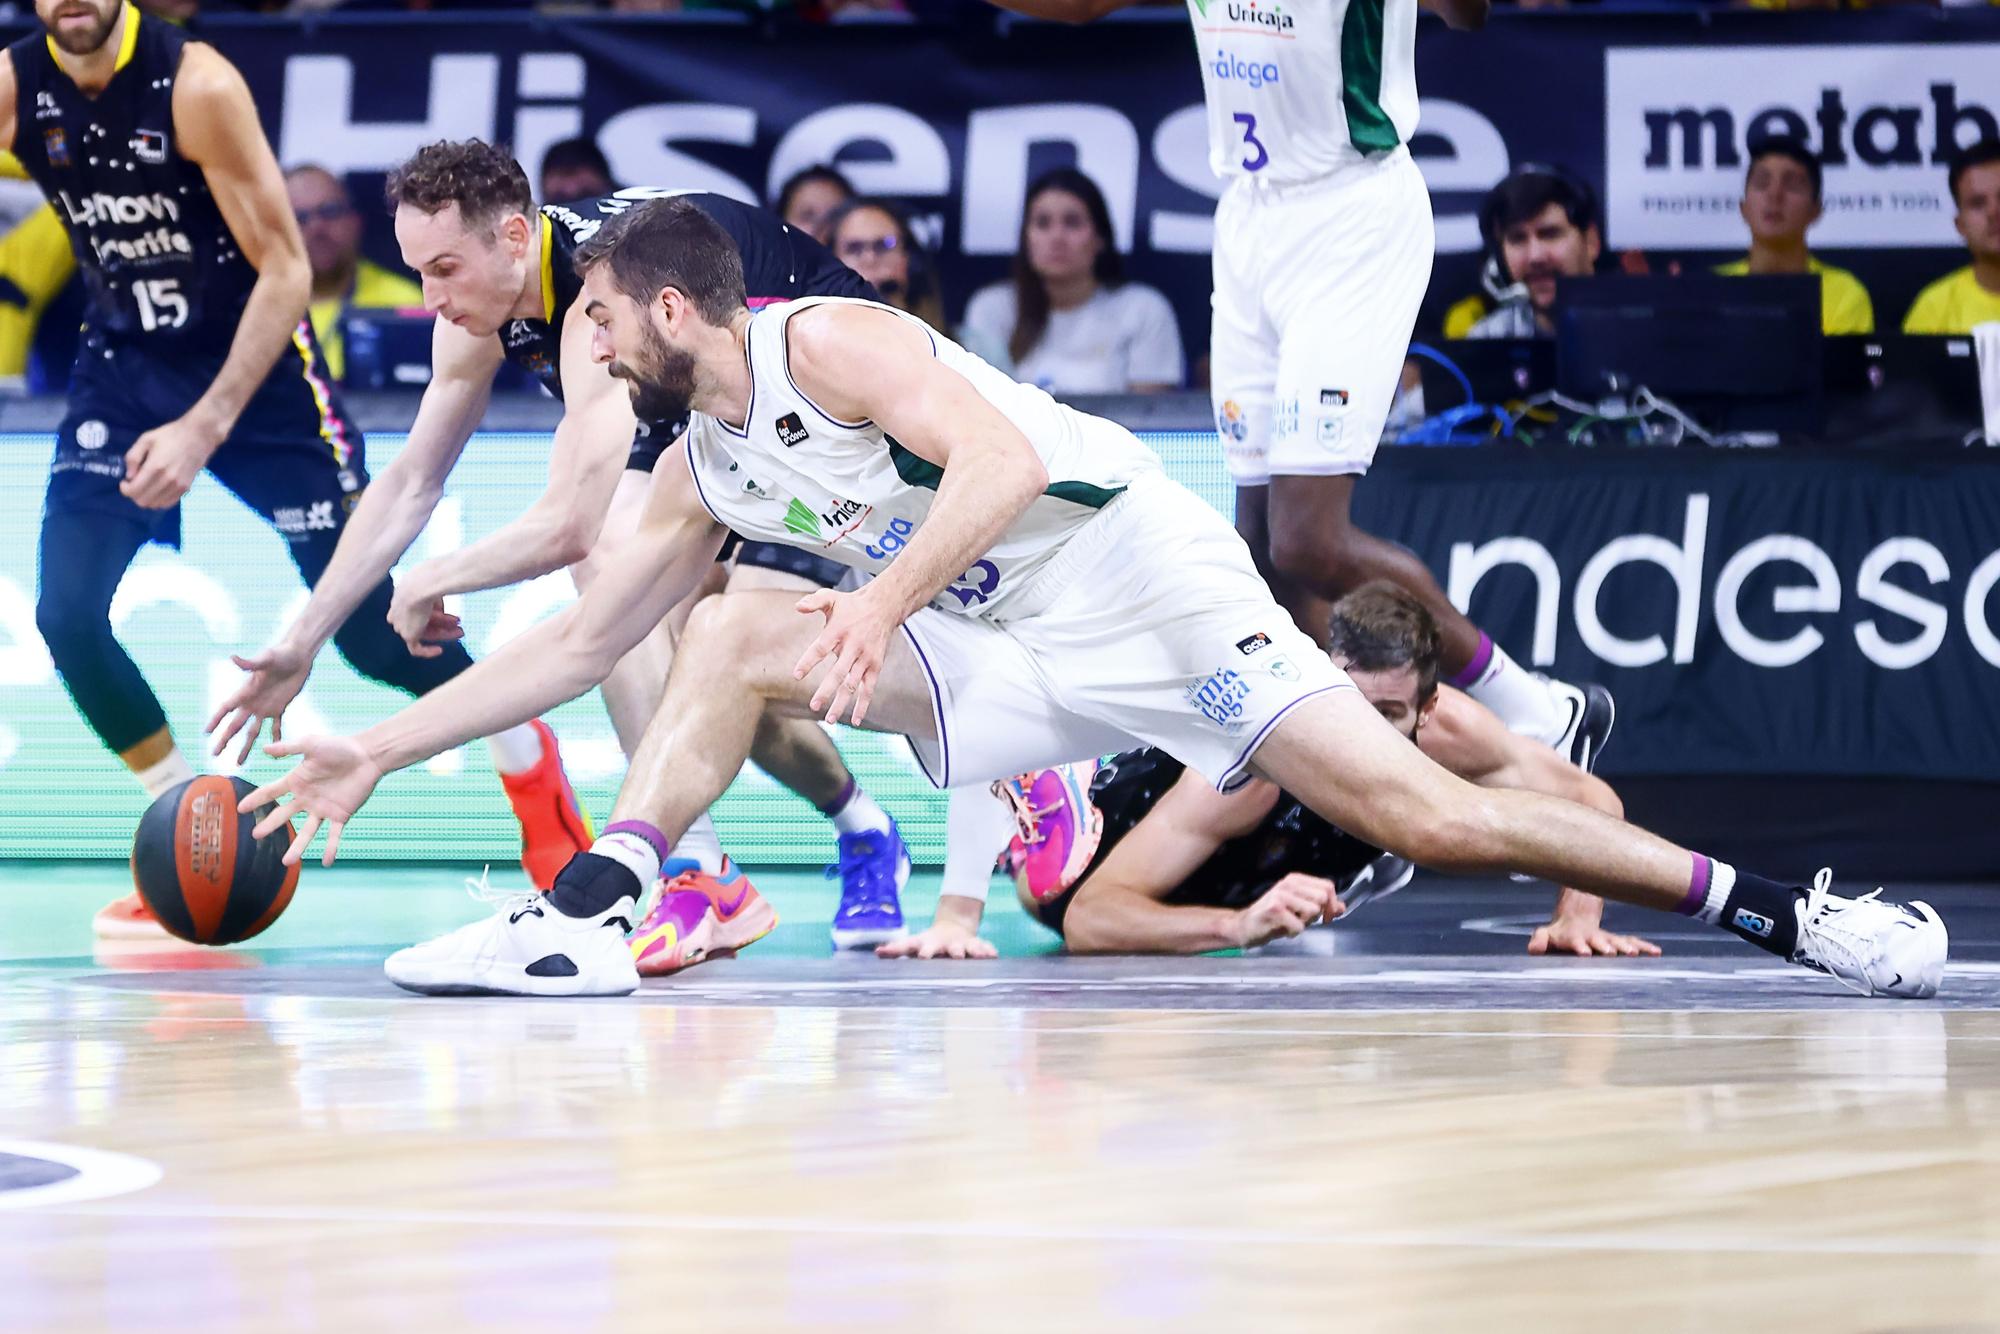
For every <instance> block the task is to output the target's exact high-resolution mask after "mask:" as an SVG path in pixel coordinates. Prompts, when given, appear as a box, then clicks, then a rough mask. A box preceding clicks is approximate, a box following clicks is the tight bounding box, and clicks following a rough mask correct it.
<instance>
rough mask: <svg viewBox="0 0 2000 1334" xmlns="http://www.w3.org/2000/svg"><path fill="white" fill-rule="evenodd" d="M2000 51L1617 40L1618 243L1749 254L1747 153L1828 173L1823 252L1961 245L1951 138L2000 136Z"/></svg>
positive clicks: (1963, 46)
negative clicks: (1763, 143) (1742, 206)
mask: <svg viewBox="0 0 2000 1334" xmlns="http://www.w3.org/2000/svg"><path fill="white" fill-rule="evenodd" d="M1996 70H2000V45H1995V44H1991V43H1988V44H1983V45H1979V44H1972V43H1939V44H1937V45H1934V46H1742V47H1668V48H1657V47H1656V48H1650V49H1643V48H1630V47H1621V48H1614V49H1612V50H1608V51H1606V52H1605V53H1604V89H1605V125H1604V135H1605V143H1604V153H1605V187H1606V190H1605V195H1606V198H1605V208H1606V215H1607V221H1608V222H1609V225H1610V235H1611V238H1612V240H1613V241H1614V242H1615V243H1616V244H1618V245H1621V246H1678V247H1691V248H1715V249H1740V248H1743V247H1745V246H1746V245H1747V244H1748V241H1749V233H1748V230H1747V229H1746V228H1745V226H1744V224H1743V219H1742V217H1741V216H1740V215H1739V214H1738V212H1737V203H1738V201H1740V200H1741V199H1742V197H1743V176H1744V172H1745V171H1746V170H1747V168H1748V166H1749V160H1748V158H1747V156H1746V154H1745V149H1746V146H1747V145H1748V144H1749V143H1750V142H1751V141H1752V140H1753V139H1756V138H1759V137H1761V136H1763V135H1767V134H1794V135H1798V136H1800V137H1801V138H1803V139H1805V141H1806V142H1807V144H1809V145H1810V146H1811V147H1812V149H1813V151H1815V152H1816V153H1819V154H1820V155H1821V157H1822V159H1823V161H1824V162H1825V165H1826V195H1825V205H1826V216H1825V217H1824V218H1823V219H1822V220H1821V222H1820V223H1819V225H1818V226H1817V227H1816V228H1814V230H1813V234H1812V239H1813V244H1814V245H1815V246H1821V247H1826V248H1829V249H1831V248H1838V247H1841V246H1920V245H1935V246H1957V245H1958V244H1959V239H1958V234H1957V233H1956V232H1955V231H1953V230H1952V215H1953V213H1954V212H1955V210H1954V208H1953V205H1952V202H1951V198H1950V193H1949V191H1948V190H1947V189H1946V183H1945V172H1946V163H1947V162H1948V161H1949V159H1950V156H1951V154H1952V152H1953V149H1954V146H1955V145H1964V144H1970V143H1972V142H1974V141H1975V140H1977V139H1979V138H1981V137H1982V136H1987V135H1993V134H1995V133H1996V132H2000V82H1996V80H1995V77H1994V71H1996Z"/></svg>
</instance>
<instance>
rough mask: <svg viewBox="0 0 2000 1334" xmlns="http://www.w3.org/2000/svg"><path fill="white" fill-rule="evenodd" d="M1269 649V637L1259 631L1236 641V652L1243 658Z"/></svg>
mask: <svg viewBox="0 0 2000 1334" xmlns="http://www.w3.org/2000/svg"><path fill="white" fill-rule="evenodd" d="M1269 647H1271V636H1269V635H1267V634H1265V633H1264V632H1263V631H1262V630H1259V631H1258V632H1257V633H1256V634H1254V635H1251V636H1250V637H1249V638H1247V639H1239V640H1237V641H1236V651H1237V652H1238V653H1241V654H1243V655H1244V656H1245V657H1248V656H1249V655H1250V654H1252V653H1257V652H1261V651H1262V650H1264V649H1267V648H1269Z"/></svg>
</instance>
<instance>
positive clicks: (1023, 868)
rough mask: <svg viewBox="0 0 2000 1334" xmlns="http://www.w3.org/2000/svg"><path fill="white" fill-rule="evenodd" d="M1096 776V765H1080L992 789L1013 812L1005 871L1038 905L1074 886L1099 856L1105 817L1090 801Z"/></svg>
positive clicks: (1025, 776) (1044, 771)
mask: <svg viewBox="0 0 2000 1334" xmlns="http://www.w3.org/2000/svg"><path fill="white" fill-rule="evenodd" d="M1096 774H1097V761H1096V760H1081V761H1078V762H1077V763H1075V764H1065V765H1061V766H1059V767H1057V768H1054V769H1038V770H1036V771H1035V772H1033V773H1027V774H1022V775H1020V776H1019V777H1017V778H1009V779H1007V780H1005V781H1004V782H999V783H995V784H994V785H993V794H994V795H995V796H997V797H999V798H1000V799H1001V800H1002V801H1004V802H1006V803H1007V804H1008V805H1009V806H1011V807H1013V810H1014V825H1015V834H1014V838H1013V840H1012V841H1011V842H1010V843H1008V845H1007V855H1006V861H1007V867H1008V869H1009V870H1011V871H1012V872H1013V874H1014V880H1015V882H1016V883H1017V884H1019V885H1020V886H1021V887H1022V888H1023V889H1024V890H1025V891H1026V892H1027V894H1028V896H1029V897H1030V898H1032V899H1033V900H1034V901H1035V902H1037V903H1043V902H1046V901H1047V900H1049V899H1052V898H1054V897H1056V896H1057V895H1058V894H1061V893H1062V892H1063V891H1065V890H1067V889H1069V888H1070V887H1071V886H1072V885H1074V884H1076V882H1077V881H1078V880H1080V879H1082V878H1083V873H1084V872H1085V871H1086V870H1088V869H1089V868H1090V859H1091V858H1092V857H1094V856H1096V855H1097V845H1098V843H1099V842H1100V841H1101V840H1102V839H1103V837H1104V816H1103V814H1102V812H1100V811H1099V810H1098V809H1097V807H1096V806H1094V805H1092V804H1091V800H1090V780H1091V779H1092V778H1094V777H1095V776H1096Z"/></svg>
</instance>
